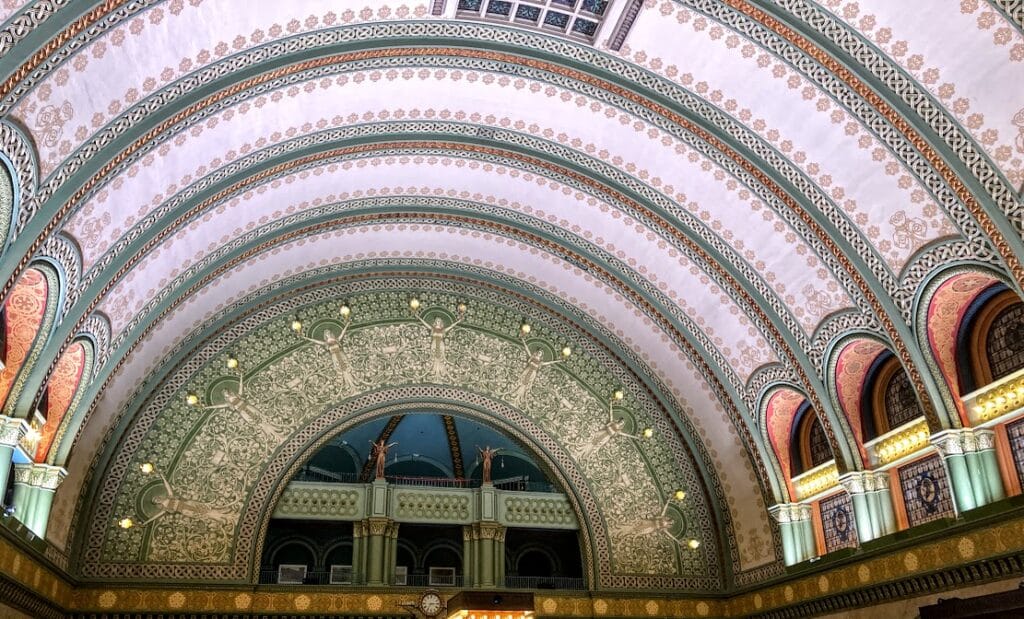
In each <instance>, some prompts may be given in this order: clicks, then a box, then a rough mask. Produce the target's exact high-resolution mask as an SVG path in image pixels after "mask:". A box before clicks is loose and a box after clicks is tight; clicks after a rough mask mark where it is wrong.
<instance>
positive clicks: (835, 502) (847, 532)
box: [818, 492, 857, 553]
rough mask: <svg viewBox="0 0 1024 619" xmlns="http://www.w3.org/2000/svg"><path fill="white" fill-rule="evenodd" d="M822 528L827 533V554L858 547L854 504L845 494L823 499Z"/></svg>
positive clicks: (821, 507) (819, 505) (821, 506)
mask: <svg viewBox="0 0 1024 619" xmlns="http://www.w3.org/2000/svg"><path fill="white" fill-rule="evenodd" d="M818 507H819V509H820V511H821V528H822V530H823V531H824V533H825V552H826V553H828V552H835V551H837V550H841V549H843V548H855V547H856V546H857V525H856V521H855V520H854V518H853V502H852V501H850V495H848V494H846V493H845V492H840V493H838V494H834V495H832V496H830V497H828V498H825V499H822V500H821V502H820V503H819V504H818Z"/></svg>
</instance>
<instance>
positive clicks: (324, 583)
mask: <svg viewBox="0 0 1024 619" xmlns="http://www.w3.org/2000/svg"><path fill="white" fill-rule="evenodd" d="M464 582H465V581H464V579H463V576H462V574H456V575H455V578H454V580H452V581H450V583H451V584H447V583H439V582H437V581H436V580H435V582H430V575H429V574H409V575H407V576H406V579H405V584H404V586H407V587H462V586H463V583H464ZM259 584H261V585H281V586H296V587H300V586H321V587H328V586H329V587H359V586H364V585H354V584H352V583H332V582H331V573H330V571H325V570H313V571H309V572H306V575H305V577H304V578H303V579H302V582H301V583H299V582H279V581H278V571H277V570H272V569H263V570H260V579H259ZM396 584H397V583H396ZM497 587H499V588H501V587H502V585H501V584H498V585H497ZM504 588H505V589H553V590H561V591H583V590H585V589H586V588H587V585H586V582H585V581H584V580H583V579H582V578H568V577H564V576H506V577H505V584H504Z"/></svg>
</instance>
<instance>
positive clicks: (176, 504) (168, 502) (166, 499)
mask: <svg viewBox="0 0 1024 619" xmlns="http://www.w3.org/2000/svg"><path fill="white" fill-rule="evenodd" d="M156 474H157V475H159V476H160V481H161V482H163V485H164V491H165V494H158V495H156V496H155V497H153V499H152V500H153V504H154V505H156V506H157V507H159V508H160V511H159V512H157V513H156V514H154V515H153V516H151V517H150V518H149V519H148V520H146V521H145V522H143V523H142V526H145V525H147V524H149V523H151V522H153V521H154V520H156V519H157V518H160V517H162V516H166V515H167V514H180V515H182V516H185V517H186V518H199V519H202V520H213V521H214V522H219V523H222V524H231V523H233V522H234V521H235V520H236V519H237V517H238V514H236V513H235V512H232V511H230V510H228V509H225V508H223V507H213V506H212V505H207V504H206V503H202V502H200V501H193V500H192V499H182V498H179V497H177V496H175V494H174V490H173V489H171V484H170V483H169V482H168V481H167V478H166V477H164V474H163V473H161V472H159V471H157V472H156Z"/></svg>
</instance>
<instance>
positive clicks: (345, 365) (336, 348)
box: [299, 313, 357, 391]
mask: <svg viewBox="0 0 1024 619" xmlns="http://www.w3.org/2000/svg"><path fill="white" fill-rule="evenodd" d="M344 316H345V326H344V327H342V329H341V335H339V336H337V337H335V336H334V331H333V330H331V329H324V339H322V340H318V339H316V338H314V337H309V336H307V335H306V334H304V333H303V332H302V331H299V337H301V338H302V339H304V340H306V341H308V342H311V343H313V344H316V345H317V346H323V347H324V348H326V349H327V353H328V354H329V355H330V356H331V364H332V365H333V366H334V371H335V373H336V374H337V375H338V378H340V379H341V382H342V384H343V385H345V391H353V390H355V389H356V387H357V384H356V379H355V377H354V376H353V375H352V366H351V365H349V362H348V357H347V356H346V355H345V349H344V348H343V345H344V343H345V334H346V333H348V327H349V325H350V324H352V318H351V316H350V315H349V314H347V313H345V314H344Z"/></svg>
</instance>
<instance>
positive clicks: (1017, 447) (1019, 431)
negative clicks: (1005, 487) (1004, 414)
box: [1006, 419, 1024, 480]
mask: <svg viewBox="0 0 1024 619" xmlns="http://www.w3.org/2000/svg"><path fill="white" fill-rule="evenodd" d="M1006 436H1007V438H1009V439H1010V453H1012V454H1013V464H1014V466H1015V467H1016V469H1017V478H1018V479H1021V480H1024V419H1021V420H1020V421H1015V422H1013V423H1011V424H1009V425H1007V426H1006Z"/></svg>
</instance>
